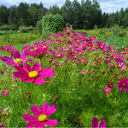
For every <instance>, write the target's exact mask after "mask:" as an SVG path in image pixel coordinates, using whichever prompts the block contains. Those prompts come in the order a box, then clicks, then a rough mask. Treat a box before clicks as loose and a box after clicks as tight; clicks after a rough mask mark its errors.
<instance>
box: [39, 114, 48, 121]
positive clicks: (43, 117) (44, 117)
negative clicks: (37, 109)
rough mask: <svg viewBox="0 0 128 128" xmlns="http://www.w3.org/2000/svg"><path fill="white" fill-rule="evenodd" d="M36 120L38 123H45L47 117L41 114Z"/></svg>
mask: <svg viewBox="0 0 128 128" xmlns="http://www.w3.org/2000/svg"><path fill="white" fill-rule="evenodd" d="M38 120H39V121H40V122H43V121H46V120H47V116H46V115H45V114H41V115H39V117H38Z"/></svg>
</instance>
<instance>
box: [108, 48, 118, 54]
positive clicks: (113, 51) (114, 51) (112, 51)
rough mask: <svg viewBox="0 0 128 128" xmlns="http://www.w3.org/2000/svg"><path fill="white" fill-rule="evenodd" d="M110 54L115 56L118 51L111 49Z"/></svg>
mask: <svg viewBox="0 0 128 128" xmlns="http://www.w3.org/2000/svg"><path fill="white" fill-rule="evenodd" d="M109 52H110V53H114V54H116V52H117V51H116V50H114V49H111V50H110V51H109Z"/></svg>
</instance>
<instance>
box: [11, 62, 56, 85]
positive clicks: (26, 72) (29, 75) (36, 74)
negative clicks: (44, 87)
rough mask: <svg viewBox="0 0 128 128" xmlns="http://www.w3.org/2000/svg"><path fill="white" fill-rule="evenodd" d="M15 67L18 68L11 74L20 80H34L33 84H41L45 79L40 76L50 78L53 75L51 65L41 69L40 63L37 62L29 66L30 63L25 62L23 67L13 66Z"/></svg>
mask: <svg viewBox="0 0 128 128" xmlns="http://www.w3.org/2000/svg"><path fill="white" fill-rule="evenodd" d="M15 69H16V70H18V71H16V72H13V75H14V76H15V77H17V78H19V79H21V81H22V82H28V83H30V82H34V83H35V84H43V83H45V80H43V79H41V78H52V77H53V76H54V72H52V70H53V67H51V68H44V69H42V70H40V69H41V65H40V64H39V63H35V64H34V65H33V67H32V68H31V67H30V65H28V64H25V65H24V67H23V68H22V67H20V66H15Z"/></svg>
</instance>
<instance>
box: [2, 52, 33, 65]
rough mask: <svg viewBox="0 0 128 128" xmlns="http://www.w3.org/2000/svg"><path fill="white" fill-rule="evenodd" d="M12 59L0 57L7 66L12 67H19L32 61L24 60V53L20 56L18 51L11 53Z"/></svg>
mask: <svg viewBox="0 0 128 128" xmlns="http://www.w3.org/2000/svg"><path fill="white" fill-rule="evenodd" d="M13 57H14V58H10V57H8V56H0V58H1V59H2V60H3V61H4V62H6V64H7V65H13V66H16V65H17V66H19V65H23V64H25V63H26V62H28V61H30V60H32V59H31V58H27V59H26V55H25V53H24V51H23V52H22V54H20V52H19V51H18V50H15V51H14V52H13Z"/></svg>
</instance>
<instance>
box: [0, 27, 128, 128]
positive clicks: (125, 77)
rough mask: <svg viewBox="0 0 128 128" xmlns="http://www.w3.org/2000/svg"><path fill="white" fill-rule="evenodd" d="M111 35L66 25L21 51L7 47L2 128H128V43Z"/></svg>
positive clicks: (0, 116)
mask: <svg viewBox="0 0 128 128" xmlns="http://www.w3.org/2000/svg"><path fill="white" fill-rule="evenodd" d="M91 34H92V33H91ZM110 37H112V38H114V37H113V36H111V33H109V32H108V33H107V36H104V35H97V36H86V35H84V34H81V33H77V32H76V31H74V30H69V29H68V28H65V29H63V31H62V32H59V33H52V34H51V35H49V37H48V38H47V39H42V40H40V41H37V42H34V43H32V44H31V45H28V44H27V45H24V46H23V47H22V48H20V49H22V50H19V49H16V48H15V47H16V46H13V45H9V46H2V47H1V51H2V53H3V54H2V55H1V56H0V61H1V66H0V71H1V79H0V94H1V95H0V127H6V126H7V127H36V128H39V127H53V126H55V127H93V128H95V127H97V128H98V127H99V128H101V127H102V128H105V127H127V126H128V109H127V108H128V107H127V106H128V98H127V97H128V93H127V91H128V56H127V55H128V47H127V46H126V45H125V44H126V42H127V41H126V42H125V43H124V44H123V46H124V47H122V46H121V45H120V46H121V47H119V44H116V43H115V42H114V43H113V42H109V43H108V40H109V41H111V39H110ZM118 38H120V42H121V41H123V40H124V38H127V36H126V37H124V38H123V37H118ZM106 42H107V43H106ZM110 43H111V44H110ZM4 53H6V55H7V56H5V55H4Z"/></svg>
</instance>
